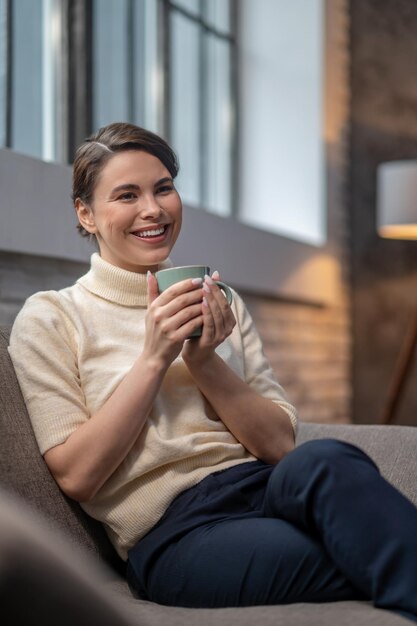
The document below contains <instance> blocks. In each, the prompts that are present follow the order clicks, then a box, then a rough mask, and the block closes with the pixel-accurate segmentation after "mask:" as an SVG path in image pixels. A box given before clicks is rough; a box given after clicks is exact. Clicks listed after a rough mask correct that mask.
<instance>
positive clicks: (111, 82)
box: [93, 0, 162, 132]
mask: <svg viewBox="0 0 417 626" xmlns="http://www.w3.org/2000/svg"><path fill="white" fill-rule="evenodd" d="M157 12H158V3H157V2H155V0H119V1H118V2H115V1H114V0H94V5H93V127H94V128H95V129H97V128H99V127H100V126H103V125H105V124H109V123H110V122H116V121H129V122H134V123H136V124H139V125H140V126H145V127H146V128H149V129H150V130H154V131H156V132H158V130H159V126H160V117H161V113H160V107H161V79H162V78H161V74H160V72H161V70H160V67H159V59H158V49H157V23H158V22H157Z"/></svg>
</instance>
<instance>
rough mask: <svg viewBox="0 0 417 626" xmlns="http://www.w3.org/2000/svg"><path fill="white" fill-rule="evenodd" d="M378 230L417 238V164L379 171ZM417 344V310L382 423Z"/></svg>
mask: <svg viewBox="0 0 417 626" xmlns="http://www.w3.org/2000/svg"><path fill="white" fill-rule="evenodd" d="M377 230H378V234H379V235H380V236H381V237H387V238H391V239H417V161H390V162H387V163H382V164H381V165H380V166H379V167H378V169H377ZM416 344H417V311H416V313H415V314H414V317H413V319H412V320H411V323H410V326H409V328H408V329H407V333H406V336H405V338H404V342H403V345H402V346H401V350H400V354H399V356H398V360H397V363H396V365H395V369H394V372H393V376H392V379H391V382H390V385H389V388H388V395H387V398H386V401H385V406H384V407H383V411H382V415H381V418H380V420H379V422H380V423H381V424H391V423H392V421H393V418H394V415H395V410H396V407H397V404H398V401H399V399H400V397H401V391H402V389H403V387H404V383H405V382H406V380H407V377H408V374H409V372H410V366H411V362H412V358H413V354H414V352H415V347H416Z"/></svg>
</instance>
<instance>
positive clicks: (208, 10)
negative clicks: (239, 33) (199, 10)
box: [203, 0, 231, 33]
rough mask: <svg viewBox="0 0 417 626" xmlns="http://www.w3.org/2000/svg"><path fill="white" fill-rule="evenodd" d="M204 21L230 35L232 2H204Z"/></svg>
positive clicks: (217, 0)
mask: <svg viewBox="0 0 417 626" xmlns="http://www.w3.org/2000/svg"><path fill="white" fill-rule="evenodd" d="M203 10H204V19H205V21H206V22H207V23H208V24H210V26H214V28H216V29H217V30H219V31H221V32H223V33H230V29H231V21H230V2H229V0H205V1H203Z"/></svg>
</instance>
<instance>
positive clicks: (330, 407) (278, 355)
mask: <svg viewBox="0 0 417 626" xmlns="http://www.w3.org/2000/svg"><path fill="white" fill-rule="evenodd" d="M244 298H245V301H246V303H247V305H248V308H249V310H250V312H251V314H252V316H253V318H254V321H255V323H256V326H257V328H258V331H259V334H260V335H261V337H262V340H263V342H264V347H265V353H266V355H267V357H268V358H269V360H270V362H271V365H272V367H273V369H274V371H275V373H276V375H277V378H278V380H279V382H280V383H281V385H282V386H283V387H284V389H285V390H286V391H287V394H288V396H289V398H290V400H291V402H293V404H294V405H295V406H296V407H297V409H298V411H299V416H300V419H301V420H303V421H306V422H321V423H325V422H326V423H330V422H332V423H347V422H350V402H351V384H350V368H351V341H350V316H349V306H348V302H347V301H346V302H342V301H341V302H340V303H339V304H337V305H335V306H328V307H314V306H308V305H303V304H292V303H286V302H279V301H277V300H273V299H269V298H260V297H254V296H248V295H245V296H244Z"/></svg>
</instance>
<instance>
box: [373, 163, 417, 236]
mask: <svg viewBox="0 0 417 626" xmlns="http://www.w3.org/2000/svg"><path fill="white" fill-rule="evenodd" d="M377 230H378V233H379V234H380V235H381V237H391V238H394V239H417V161H389V162H387V163H381V165H379V167H378V169H377Z"/></svg>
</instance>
